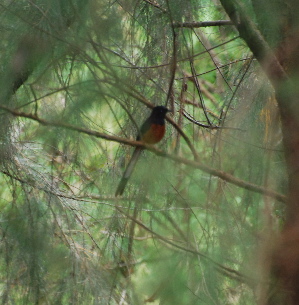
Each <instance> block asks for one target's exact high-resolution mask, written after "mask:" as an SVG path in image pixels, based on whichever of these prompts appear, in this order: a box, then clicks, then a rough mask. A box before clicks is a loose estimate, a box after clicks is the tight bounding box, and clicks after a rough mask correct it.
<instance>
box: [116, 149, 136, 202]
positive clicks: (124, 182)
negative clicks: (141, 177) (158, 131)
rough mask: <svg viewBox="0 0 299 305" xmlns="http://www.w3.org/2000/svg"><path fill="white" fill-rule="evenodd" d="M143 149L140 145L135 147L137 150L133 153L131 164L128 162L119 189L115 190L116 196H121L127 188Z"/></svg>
mask: <svg viewBox="0 0 299 305" xmlns="http://www.w3.org/2000/svg"><path fill="white" fill-rule="evenodd" d="M141 151H142V148H140V147H136V148H135V150H134V152H133V155H132V157H131V159H130V161H129V164H128V166H127V168H126V170H125V172H124V174H123V176H122V178H121V180H120V182H119V184H118V187H117V190H116V192H115V196H121V195H122V194H123V192H124V190H125V187H126V185H127V182H128V180H129V179H130V177H131V174H132V172H133V170H134V168H135V165H136V163H137V161H138V159H139V156H140V153H141Z"/></svg>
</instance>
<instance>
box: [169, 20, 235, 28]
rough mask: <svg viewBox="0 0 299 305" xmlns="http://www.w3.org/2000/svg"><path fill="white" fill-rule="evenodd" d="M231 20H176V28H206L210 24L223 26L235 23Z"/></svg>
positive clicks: (174, 24)
mask: <svg viewBox="0 0 299 305" xmlns="http://www.w3.org/2000/svg"><path fill="white" fill-rule="evenodd" d="M233 24H234V23H233V22H232V21H231V20H215V21H201V22H174V23H173V26H174V27H175V28H191V29H193V28H205V27H208V26H223V25H233Z"/></svg>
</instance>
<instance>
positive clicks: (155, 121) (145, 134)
mask: <svg viewBox="0 0 299 305" xmlns="http://www.w3.org/2000/svg"><path fill="white" fill-rule="evenodd" d="M167 112H169V110H168V109H167V108H166V107H164V106H156V107H154V108H153V110H152V113H151V115H150V116H149V117H148V118H147V119H146V121H145V122H144V123H143V124H142V126H141V128H140V131H139V134H138V136H137V141H142V142H144V143H146V144H156V143H158V142H160V141H161V140H162V139H163V137H164V135H165V116H166V113H167ZM141 151H142V148H141V147H136V148H135V150H134V152H133V155H132V157H131V159H130V161H129V164H128V166H127V168H126V170H125V172H124V174H123V176H122V178H121V180H120V183H119V185H118V187H117V190H116V192H115V196H121V195H122V194H123V192H124V190H125V187H126V184H127V182H128V180H129V179H130V176H131V174H132V172H133V170H134V167H135V165H136V163H137V161H138V158H139V156H140V154H141Z"/></svg>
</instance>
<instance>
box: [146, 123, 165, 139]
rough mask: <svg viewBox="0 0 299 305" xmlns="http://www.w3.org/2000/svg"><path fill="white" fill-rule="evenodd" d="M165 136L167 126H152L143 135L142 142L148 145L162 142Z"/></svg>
mask: <svg viewBox="0 0 299 305" xmlns="http://www.w3.org/2000/svg"><path fill="white" fill-rule="evenodd" d="M164 135H165V125H160V124H151V127H150V128H149V129H148V130H147V131H146V132H145V133H144V134H143V135H142V137H141V140H142V141H143V142H144V143H147V144H155V143H158V142H160V141H161V140H162V139H163V137H164Z"/></svg>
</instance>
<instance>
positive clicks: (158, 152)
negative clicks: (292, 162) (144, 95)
mask: <svg viewBox="0 0 299 305" xmlns="http://www.w3.org/2000/svg"><path fill="white" fill-rule="evenodd" d="M0 109H3V110H5V111H7V112H9V113H10V114H12V115H14V116H18V117H24V118H27V119H31V120H34V121H36V122H38V123H40V124H42V125H45V126H53V127H59V128H66V129H69V130H73V131H77V132H80V133H84V134H87V135H90V136H94V137H97V138H102V139H105V140H108V141H113V142H118V143H122V144H126V145H130V146H135V147H142V148H144V149H147V150H149V151H151V152H153V153H154V154H156V155H158V156H161V157H164V158H168V159H170V160H173V161H175V162H178V163H181V164H185V165H187V166H189V167H192V168H193V169H194V168H197V169H200V170H202V171H203V172H205V173H208V174H210V175H212V176H215V177H218V178H220V179H222V180H225V181H227V182H229V183H231V184H234V185H236V186H238V187H241V188H244V189H247V190H249V191H253V192H256V193H259V194H263V195H265V196H269V197H272V198H274V199H276V200H278V201H281V202H286V196H285V195H282V194H280V193H277V192H275V191H273V190H270V189H267V188H265V187H263V186H259V185H256V184H253V183H250V182H247V181H244V180H242V179H239V178H236V177H234V176H233V175H230V174H228V173H226V172H223V171H220V170H217V169H214V168H211V167H209V166H207V165H205V164H203V163H200V162H198V161H192V160H188V159H185V158H182V157H179V156H176V155H171V154H168V153H166V152H164V151H162V150H160V149H158V148H156V147H154V146H152V145H145V144H144V143H143V142H140V141H133V140H129V139H125V138H121V137H117V136H111V135H108V134H105V133H102V132H98V131H95V130H90V129H87V128H82V127H77V126H74V125H70V124H67V123H63V122H57V121H56V122H50V121H47V120H45V119H41V118H39V117H38V116H36V115H34V114H28V113H24V112H18V111H16V110H13V109H10V108H8V107H6V106H3V105H0Z"/></svg>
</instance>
